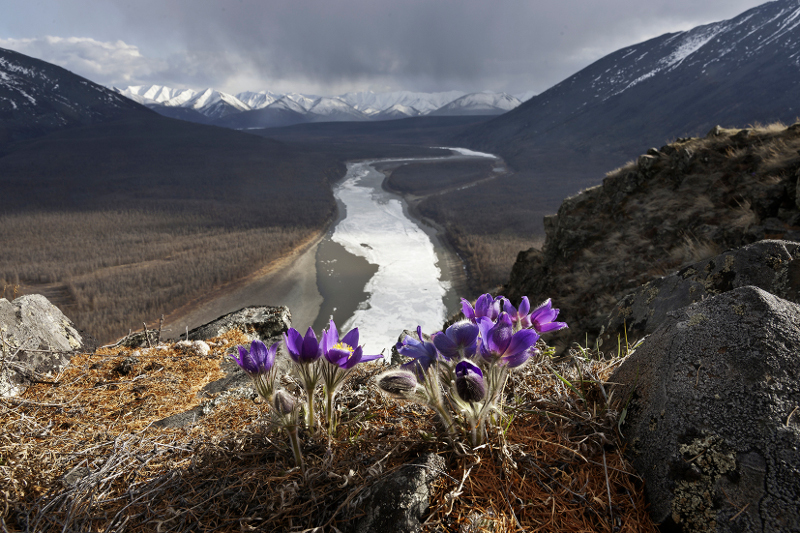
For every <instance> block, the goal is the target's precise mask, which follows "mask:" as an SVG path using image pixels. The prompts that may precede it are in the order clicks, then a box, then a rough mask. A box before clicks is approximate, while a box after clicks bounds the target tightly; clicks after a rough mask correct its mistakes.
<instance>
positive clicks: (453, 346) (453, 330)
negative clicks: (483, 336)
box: [433, 320, 480, 359]
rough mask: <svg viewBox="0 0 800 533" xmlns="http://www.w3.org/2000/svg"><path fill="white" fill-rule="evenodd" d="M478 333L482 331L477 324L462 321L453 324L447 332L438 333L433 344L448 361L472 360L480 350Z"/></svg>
mask: <svg viewBox="0 0 800 533" xmlns="http://www.w3.org/2000/svg"><path fill="white" fill-rule="evenodd" d="M478 333H480V330H479V329H478V325H477V324H473V323H472V322H470V321H469V320H461V321H460V322H456V323H455V324H452V325H451V326H450V327H449V328H447V330H446V331H444V332H441V331H440V332H439V333H436V334H435V335H434V336H433V344H434V346H436V349H437V350H439V353H440V354H442V355H443V356H444V357H445V358H447V359H456V358H458V357H462V358H463V357H466V358H471V357H473V356H474V355H475V352H476V351H477V349H478Z"/></svg>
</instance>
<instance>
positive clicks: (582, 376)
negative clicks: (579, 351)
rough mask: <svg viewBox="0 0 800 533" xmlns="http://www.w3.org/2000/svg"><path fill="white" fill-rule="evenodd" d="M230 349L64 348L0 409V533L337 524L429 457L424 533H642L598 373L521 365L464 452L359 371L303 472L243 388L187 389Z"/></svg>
mask: <svg viewBox="0 0 800 533" xmlns="http://www.w3.org/2000/svg"><path fill="white" fill-rule="evenodd" d="M243 341H244V338H243V337H242V336H241V335H240V334H238V333H235V332H233V333H229V334H226V335H225V336H224V337H223V338H220V339H215V340H214V343H213V344H214V346H215V347H214V350H213V353H212V354H211V355H210V356H208V357H199V356H193V355H189V354H185V353H181V352H180V351H178V350H177V349H176V347H175V346H170V347H168V348H167V349H163V350H157V349H153V350H142V351H141V352H140V353H139V354H136V357H137V358H138V362H136V363H134V364H133V366H132V368H131V370H130V372H129V373H128V374H126V375H121V374H120V372H119V364H120V362H121V361H122V360H123V359H124V358H125V357H126V356H130V355H131V354H125V353H123V352H121V351H120V350H119V349H113V350H104V351H101V352H99V353H98V354H93V355H88V354H84V355H79V356H76V357H75V358H74V360H73V363H72V365H71V366H69V367H68V368H67V369H66V370H65V371H64V372H63V373H62V374H61V375H59V376H57V377H55V378H54V379H53V382H54V383H56V385H52V384H38V385H35V386H33V387H32V388H30V389H29V390H28V391H27V392H26V393H25V395H24V396H23V397H22V398H19V399H8V398H6V399H0V427H2V433H1V434H0V479H2V482H1V483H0V486H2V489H0V526H2V528H4V530H5V531H23V530H26V529H27V530H29V531H43V532H44V531H68V532H73V531H82V532H88V531H122V530H125V531H131V532H144V531H156V530H158V531H163V532H166V531H231V532H233V531H236V532H238V531H306V530H310V529H312V528H320V529H317V531H334V529H333V528H334V527H336V528H338V529H343V528H345V527H347V524H348V522H351V521H352V520H354V519H356V518H357V517H358V516H360V515H361V514H362V513H363V509H362V508H361V507H360V504H359V501H360V500H359V496H360V495H361V494H362V491H363V490H364V489H365V488H366V487H368V486H369V485H370V484H372V483H374V482H375V481H376V480H378V479H380V478H382V477H384V476H386V475H388V474H390V473H391V472H393V471H394V470H395V469H396V468H398V467H399V466H401V465H402V464H404V463H406V462H408V461H410V460H412V459H413V458H415V457H418V456H419V455H421V454H423V453H426V452H433V453H438V454H441V455H443V456H444V457H445V459H446V461H447V465H448V469H447V472H446V473H445V475H444V476H443V477H442V478H441V481H440V482H439V483H438V484H437V485H436V486H435V488H434V495H433V499H432V504H431V508H430V510H429V514H428V516H427V517H426V519H427V521H426V525H425V530H426V531H433V530H437V531H488V530H493V531H496V532H498V533H502V532H511V531H519V530H520V529H523V530H525V531H553V532H558V531H564V532H578V531H610V530H614V531H631V532H632V531H637V532H654V531H655V529H654V527H653V525H652V524H651V523H650V521H649V518H648V516H647V513H646V508H645V504H644V498H643V493H642V490H641V482H640V481H639V478H638V477H637V476H636V475H635V474H634V473H633V472H632V470H631V467H630V465H629V464H628V463H627V462H626V461H625V459H624V458H623V456H622V454H621V442H620V441H619V437H618V435H617V433H616V422H617V416H618V411H617V410H616V409H614V408H613V406H609V405H608V402H607V401H606V400H605V399H604V396H605V394H606V391H605V389H604V388H603V385H602V383H603V380H604V379H606V378H607V376H608V374H609V373H610V370H611V368H610V365H609V364H608V363H601V362H596V361H587V360H584V359H580V358H578V359H574V360H572V361H569V362H565V363H562V364H560V365H557V368H558V369H559V372H560V373H561V374H562V375H563V376H565V377H566V378H567V379H568V380H570V381H571V382H572V383H573V384H574V385H573V387H568V386H566V385H565V384H564V382H562V381H560V380H558V379H556V378H555V377H554V374H553V372H552V369H551V365H553V364H554V363H553V362H551V361H550V360H549V359H546V360H543V361H541V362H539V363H538V364H531V365H529V366H528V367H526V368H525V369H524V370H523V371H522V372H519V373H517V374H515V375H514V378H513V380H512V381H511V382H510V383H509V385H508V389H507V393H506V395H507V397H508V401H509V402H510V405H509V406H507V408H506V411H507V413H508V414H509V415H511V416H510V417H509V418H507V419H505V420H504V421H503V422H502V425H501V426H497V427H494V428H492V430H491V433H490V439H489V442H488V444H487V445H485V446H483V447H481V448H480V449H477V450H474V451H465V452H464V453H456V452H454V451H453V450H452V448H450V447H449V446H448V445H447V444H446V443H445V442H442V441H441V440H439V439H438V438H436V437H435V435H436V434H437V432H436V426H435V421H434V418H433V415H432V413H431V412H428V411H427V409H426V408H422V407H419V406H416V405H415V404H399V403H397V402H388V401H386V400H384V399H383V397H382V396H381V395H380V394H378V392H377V389H376V387H375V386H374V385H373V383H372V379H371V378H372V376H373V375H374V374H375V373H376V372H377V371H378V370H379V369H378V368H377V367H374V366H373V367H372V368H364V369H360V370H359V371H358V372H357V373H356V374H355V375H354V376H353V378H352V379H351V380H350V381H349V382H348V384H347V385H346V386H345V389H344V390H343V391H342V393H341V395H342V396H341V400H340V405H341V406H342V407H341V409H342V410H341V411H340V416H341V419H342V423H341V425H340V427H339V434H338V436H337V438H336V439H335V440H333V441H332V443H331V446H330V447H329V446H328V442H327V441H326V439H324V438H322V437H321V436H318V435H308V434H305V435H302V440H303V451H304V455H305V459H306V462H307V470H306V473H305V475H303V474H302V473H301V472H300V471H299V470H298V469H296V468H294V467H293V460H292V454H291V451H290V450H289V448H288V446H287V443H286V440H287V439H285V437H284V435H283V434H282V433H280V432H278V431H275V430H274V428H272V427H271V426H270V425H269V424H267V423H265V416H264V415H265V407H264V405H263V404H260V403H257V402H255V401H254V400H253V397H252V394H253V393H252V391H251V390H250V389H249V388H245V389H240V390H239V391H238V392H237V391H233V392H232V393H222V394H220V395H217V396H216V397H215V398H211V399H209V398H202V397H201V396H198V394H197V393H198V392H199V391H200V389H201V388H202V386H203V385H205V384H206V383H208V382H210V381H212V380H214V379H216V378H218V377H220V376H222V371H221V369H220V362H221V360H222V359H223V358H224V357H225V356H224V353H225V352H226V351H230V350H231V349H232V347H233V345H234V344H235V343H241V342H243ZM553 368H555V367H553ZM115 369H116V370H115ZM587 380H589V381H587ZM285 384H286V385H287V386H289V387H291V383H289V382H286V383H285ZM201 402H207V403H208V402H211V403H214V404H215V408H214V409H213V410H210V412H209V413H208V414H207V415H206V416H203V417H202V418H200V419H199V420H198V421H197V423H196V424H194V425H190V426H188V427H186V428H178V429H176V428H160V427H156V426H154V425H153V422H155V421H156V420H159V419H161V418H163V417H165V416H168V415H170V414H174V413H179V412H183V411H186V410H187V409H190V408H192V407H195V406H197V405H199V404H200V403H201ZM68 472H72V475H69V476H66V477H65V474H67V473H68ZM76 473H80V475H75V474H76ZM481 524H483V525H482V526H481Z"/></svg>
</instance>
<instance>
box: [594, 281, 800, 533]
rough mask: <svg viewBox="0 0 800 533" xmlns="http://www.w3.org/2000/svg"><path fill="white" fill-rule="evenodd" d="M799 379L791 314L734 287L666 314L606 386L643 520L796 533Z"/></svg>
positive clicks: (795, 322)
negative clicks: (642, 501) (644, 504)
mask: <svg viewBox="0 0 800 533" xmlns="http://www.w3.org/2000/svg"><path fill="white" fill-rule="evenodd" d="M798 378H800V306H798V305H797V304H794V303H791V302H788V301H786V300H782V299H780V298H777V297H775V296H774V295H772V294H769V293H767V292H765V291H763V290H761V289H759V288H756V287H742V288H738V289H734V290H732V291H729V292H725V293H723V294H720V295H718V296H715V297H712V298H709V299H707V300H705V301H703V302H700V303H697V304H694V305H691V306H689V307H685V308H683V309H681V310H679V311H676V312H673V313H669V314H668V315H667V317H666V320H665V321H664V323H663V324H662V325H661V326H660V327H658V328H657V329H656V331H655V332H653V333H652V334H651V335H649V336H648V337H646V338H645V339H644V341H643V342H642V344H641V345H640V346H639V347H638V348H637V349H636V350H635V351H634V352H633V353H631V354H630V355H629V356H628V357H627V358H626V359H625V360H624V362H623V363H622V364H621V365H620V367H619V368H618V369H617V371H616V372H615V373H614V374H613V375H612V376H611V378H610V380H611V381H612V382H614V383H620V384H624V385H621V386H620V387H621V390H617V391H616V392H615V397H618V398H621V399H623V400H624V401H626V402H627V403H626V405H627V407H626V411H625V412H626V415H625V418H624V423H623V425H622V431H623V434H624V436H625V438H626V440H627V442H628V443H629V448H628V450H629V452H630V455H631V458H632V460H633V465H634V467H635V469H636V470H637V472H639V473H640V475H641V476H642V477H643V478H644V480H645V490H646V494H647V497H648V499H649V501H650V504H651V507H650V513H651V516H652V518H653V519H654V520H655V521H656V522H657V523H661V524H662V525H663V526H664V527H666V528H667V529H666V530H669V531H672V530H679V529H682V530H683V531H686V532H712V531H714V532H737V533H739V532H756V531H758V532H779V531H781V532H783V531H800V506H798V502H800V411H798V410H797V408H798V406H800V380H798ZM676 525H677V526H678V527H677V528H675V527H674V526H676ZM670 526H673V529H670Z"/></svg>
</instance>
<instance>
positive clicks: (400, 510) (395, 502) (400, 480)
mask: <svg viewBox="0 0 800 533" xmlns="http://www.w3.org/2000/svg"><path fill="white" fill-rule="evenodd" d="M443 472H446V465H445V461H444V459H442V458H441V457H440V456H438V455H436V454H432V453H431V454H426V455H423V456H422V457H420V458H419V459H417V460H415V461H413V462H411V463H409V464H407V465H403V466H402V467H400V469H399V470H397V471H396V472H394V473H393V474H391V475H389V476H388V477H386V478H384V479H382V480H380V481H378V482H377V483H375V484H373V485H372V486H371V487H370V488H368V489H367V490H366V494H365V495H364V497H363V503H362V504H361V505H360V506H359V508H360V509H361V510H363V511H364V513H365V514H364V516H363V518H360V519H359V520H358V521H356V522H354V523H353V524H352V525H351V526H349V527H348V528H347V529H346V531H347V532H348V533H369V532H372V531H380V532H381V533H416V532H418V531H422V517H423V515H424V514H425V512H426V511H427V510H428V506H429V505H430V498H431V485H432V484H433V482H434V481H436V480H437V479H439V478H440V477H441V476H442V473H443Z"/></svg>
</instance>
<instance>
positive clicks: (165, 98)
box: [114, 85, 197, 106]
mask: <svg viewBox="0 0 800 533" xmlns="http://www.w3.org/2000/svg"><path fill="white" fill-rule="evenodd" d="M114 90H115V91H117V92H118V93H120V94H121V95H123V96H127V97H128V98H130V99H132V100H141V101H140V102H139V103H141V104H149V103H156V104H165V105H172V106H177V105H182V104H183V103H185V102H186V101H187V100H189V99H191V98H192V97H193V96H194V95H195V94H197V93H196V92H195V91H193V90H191V89H173V88H171V87H165V86H163V85H134V86H130V87H126V88H125V89H117V88H116V87H114Z"/></svg>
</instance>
